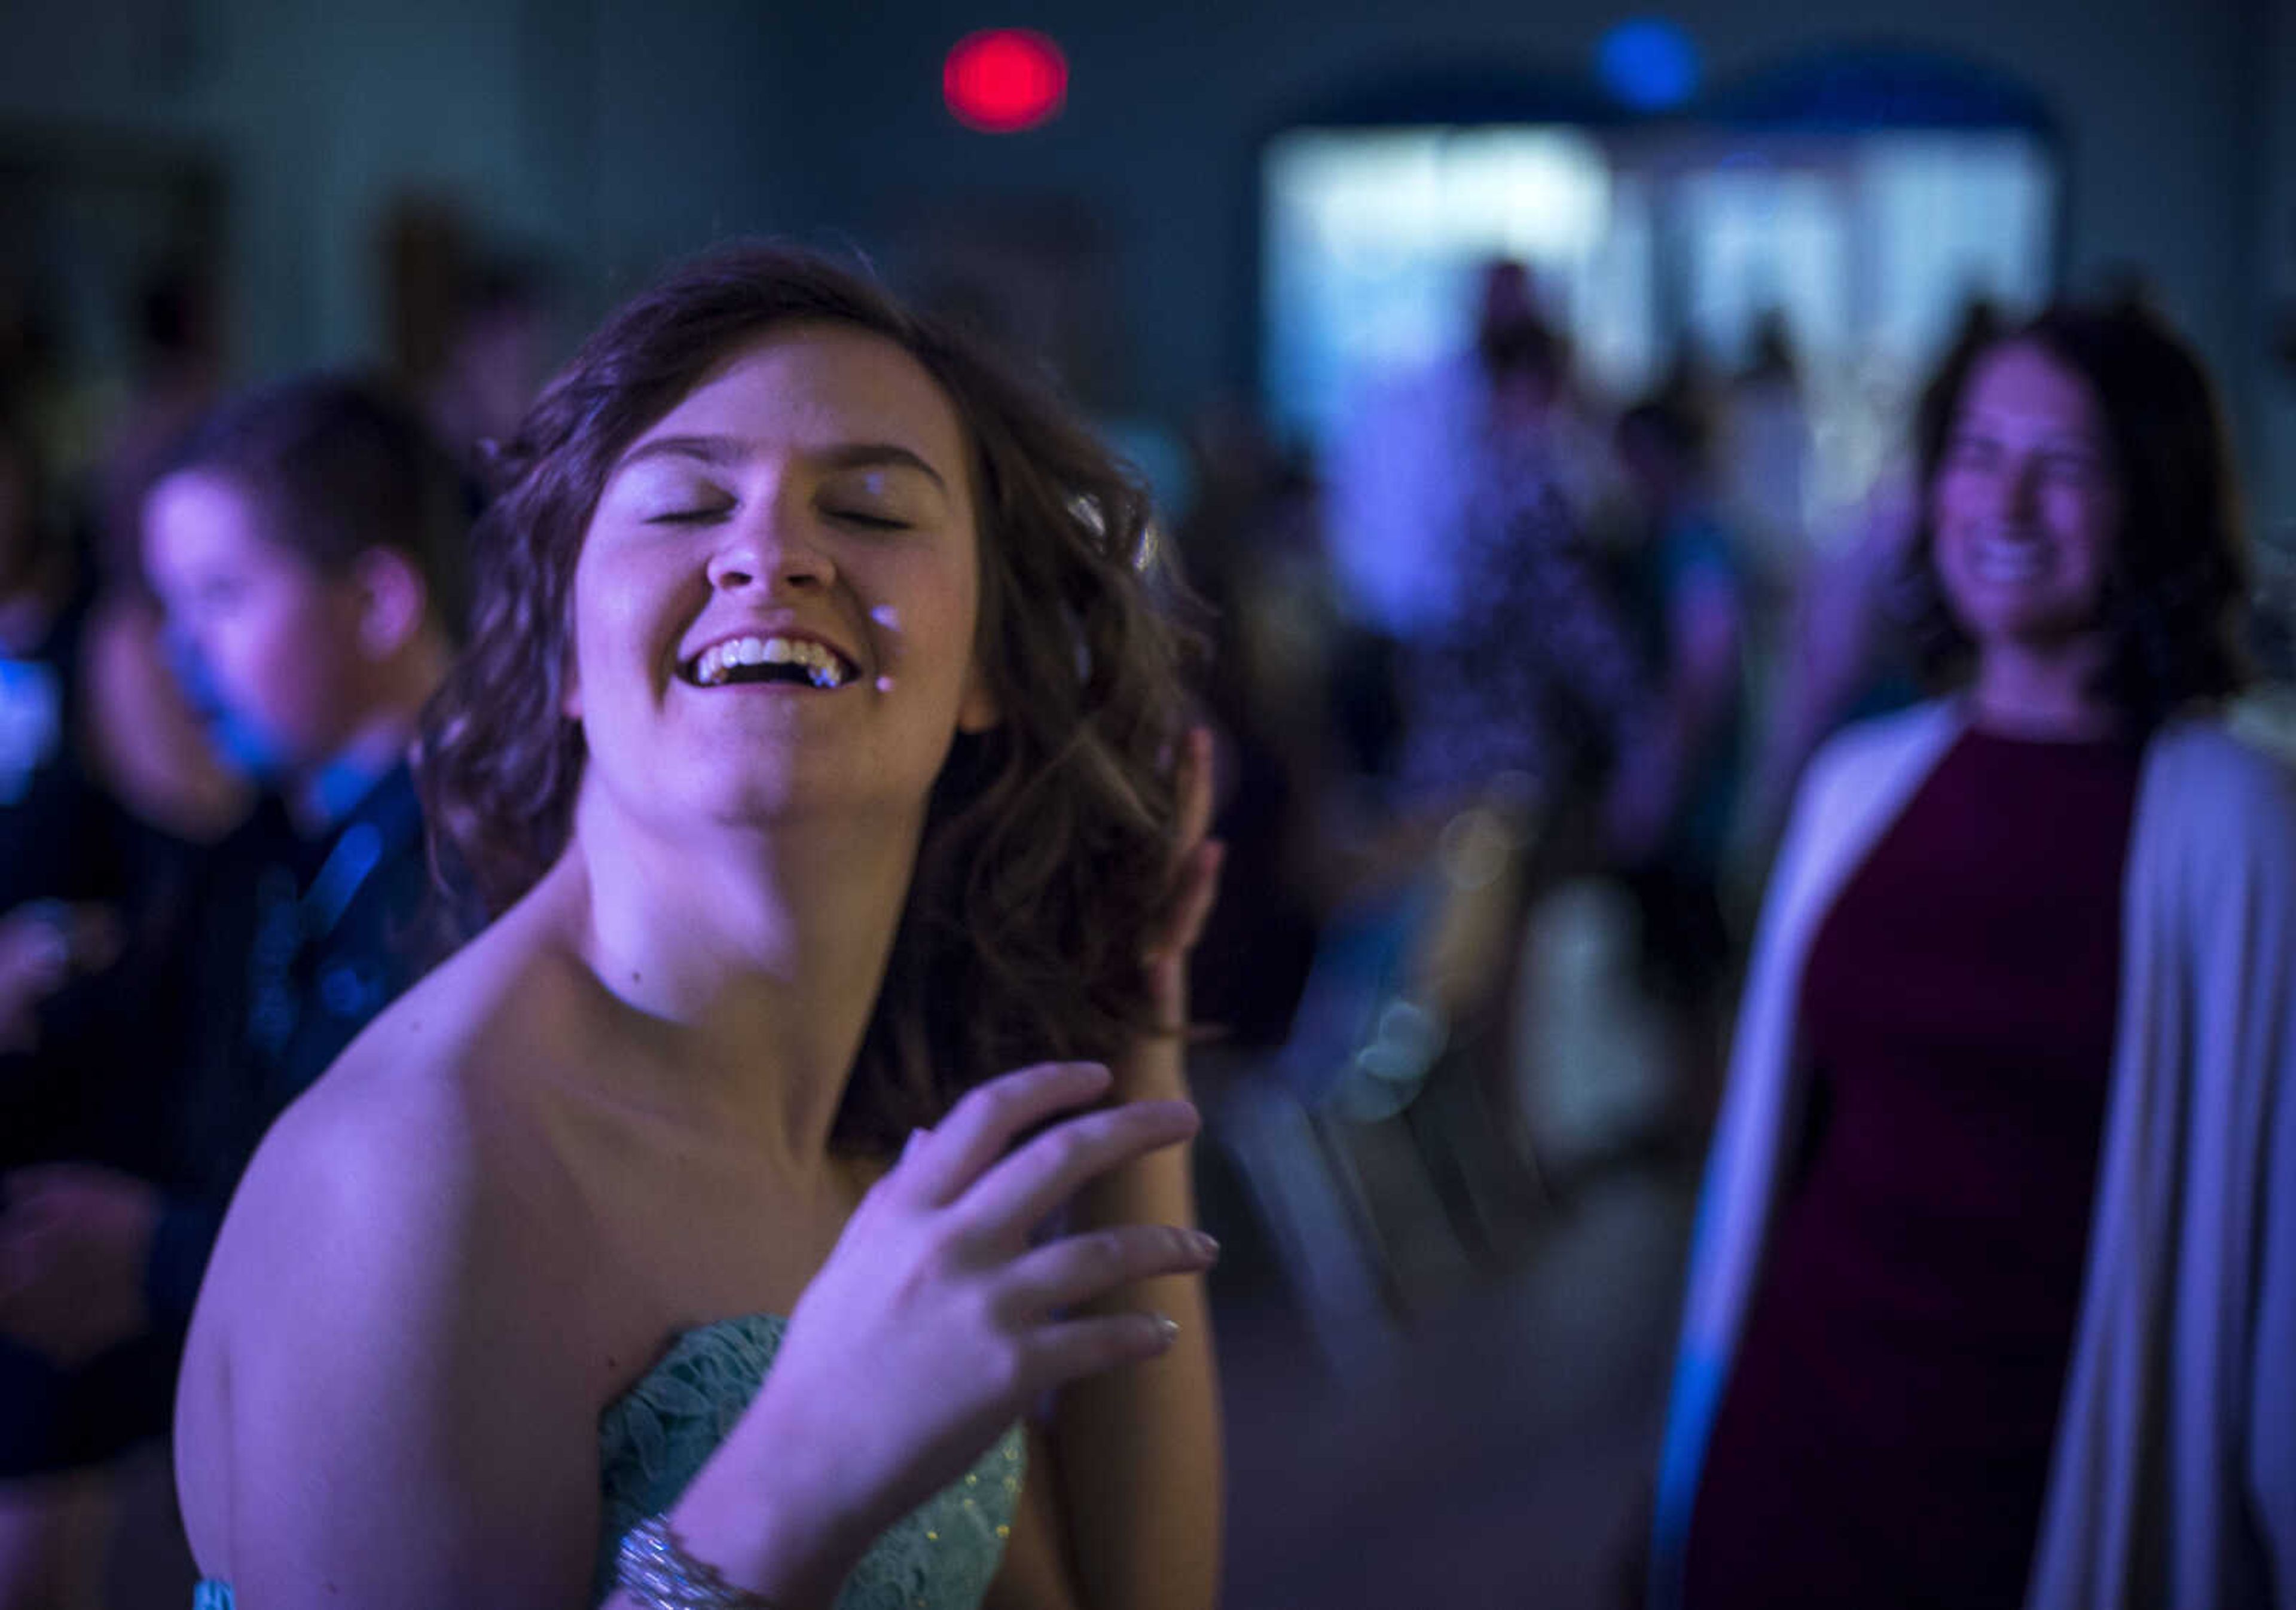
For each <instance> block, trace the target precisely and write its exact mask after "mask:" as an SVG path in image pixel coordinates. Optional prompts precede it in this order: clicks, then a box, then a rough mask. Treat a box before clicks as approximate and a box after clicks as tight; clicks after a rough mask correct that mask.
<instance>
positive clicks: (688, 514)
mask: <svg viewBox="0 0 2296 1610" xmlns="http://www.w3.org/2000/svg"><path fill="white" fill-rule="evenodd" d="M731 512H733V510H732V507H731V505H721V506H718V507H715V508H709V509H666V510H664V511H662V512H660V514H649V515H647V516H646V520H645V523H646V524H647V525H649V526H698V525H700V524H701V523H702V522H703V521H704V520H714V519H724V518H725V517H726V515H728V514H730V513H731Z"/></svg>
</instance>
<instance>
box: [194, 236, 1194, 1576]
mask: <svg viewBox="0 0 2296 1610" xmlns="http://www.w3.org/2000/svg"><path fill="white" fill-rule="evenodd" d="M502 470H503V472H504V482H505V486H504V491H503V493H502V494H501V495H500V497H499V498H498V500H497V501H496V503H495V504H494V505H493V507H492V509H491V510H490V511H489V512H488V516H487V519H486V520H485V522H484V524H483V525H482V527H481V530H480V556H479V557H480V585H479V594H478V604H477V613H476V617H475V621H474V628H473V646H472V648H471V651H470V652H469V653H468V654H467V655H466V656H465V657H464V658H463V660H462V661H461V663H460V665H459V666H458V668H457V670H456V672H455V674H454V676H453V678H452V680H451V681H450V682H449V683H448V685H447V688H446V690H445V691H443V692H442V694H441V696H440V699H439V702H438V703H437V705H436V706H435V707H434V708H433V711H432V714H431V715H430V718H429V720H428V722H427V723H426V738H425V747H424V755H423V761H422V772H423V774H424V779H425V788H426V791H427V797H428V799H429V801H430V805H432V807H433V810H432V820H433V822H434V831H435V834H436V836H437V839H438V844H439V853H440V855H441V858H442V861H443V862H444V863H445V864H446V865H447V867H448V868H449V870H452V871H454V872H455V875H456V876H458V877H460V878H463V879H467V880H468V881H470V882H471V883H473V884H474V885H475V886H476V887H477V889H478V890H479V891H480V894H481V895H483V897H484V899H485V902H486V903H487V905H488V908H489V909H490V910H492V911H496V912H497V913H498V914H497V915H496V917H495V919H494V920H493V922H492V923H491V925H490V926H488V927H487V928H485V929H484V931H483V932H481V933H480V934H479V935H478V936H476V937H475V938H474V939H472V940H471V942H470V943H469V944H467V945H465V947H464V948H463V950H462V951H461V952H459V953H458V954H457V955H456V956H455V958H454V959H453V960H450V961H449V962H447V964H446V965H445V966H444V967H442V968H440V969H439V971H438V972H436V973H434V974H433V975H432V976H431V977H430V979H429V980H427V981H426V982H425V983H424V984H423V985H422V986H420V987H418V988H417V989H416V990H415V991H414V993H411V994H409V995H408V996H407V997H406V998H405V999H404V1000H403V1001H400V1002H399V1003H398V1005H397V1006H396V1007H394V1008H393V1009H390V1010H389V1011H388V1012H386V1013H385V1014H384V1015H383V1017H382V1018H381V1020H380V1021H379V1022H378V1023H377V1024H376V1025H375V1026H373V1029H371V1030H370V1031H369V1032H368V1034H366V1035H365V1036H364V1037H363V1038H362V1039H361V1040H360V1041H358V1042H357V1043H355V1044H354V1045H353V1046H352V1047H351V1048H350V1050H348V1052H347V1053H346V1054H345V1056H344V1057H343V1058H342V1059H341V1060H340V1062H338V1063H337V1064H336V1066H335V1067H333V1068H332V1069H331V1070H330V1071H329V1073H328V1074H327V1075H326V1076H325V1077H324V1078H323V1079H322V1080H321V1081H320V1082H319V1083H318V1084H317V1086H316V1087H315V1088H314V1089H313V1091H311V1092H310V1094H309V1095H308V1096H307V1097H306V1098H305V1099H303V1100H302V1101H301V1102H300V1103H299V1104H298V1105H297V1106H296V1107H294V1108H292V1109H291V1111H290V1112H289V1113H288V1114H287V1116H285V1118H284V1119H283V1121H282V1122H281V1123H280V1124H278V1125H277V1126H276V1127H275V1129H274V1130H273V1132H272V1133H271V1135H270V1137H269V1139H268V1140H266V1142H265V1144H264V1147H263V1149H262V1151H261V1152H260V1154H259V1155H258V1157H257V1159H256V1161H255V1164H254V1165H253V1167H252V1169H251V1170H250V1173H249V1174H248V1176H247V1179H246V1181H245V1182H244V1183H243V1185H242V1188H241V1190H240V1193H239V1195H238V1197H237V1198H236V1200H235V1201H234V1205H233V1207H232V1212H231V1215H230V1218H229V1220H228V1222H227V1223H226V1225H225V1230H224V1236H223V1239H222V1243H221V1245H220V1246H219V1247H218V1250H217V1256H216V1260H215V1263H214V1264H213V1265H212V1266H211V1268H210V1271H209V1277H208V1281H207V1285H206V1287H205V1288H204V1290H203V1292H202V1294H201V1303H200V1309H199V1312H198V1316H197V1318H196V1320H195V1321H194V1324H193V1337H192V1342H191V1346H190V1350H189V1353H188V1355H187V1358H186V1361H185V1368H184V1377H183V1386H182V1393H181V1397H180V1400H179V1405H178V1414H177V1460H178V1465H177V1468H178V1477H179V1485H180V1491H181V1492H182V1496H183V1501H184V1510H185V1515H186V1518H187V1521H188V1524H189V1527H190V1532H191V1536H192V1541H193V1549H194V1551H195V1553H196V1554H197V1556H198V1557H199V1560H200V1562H201V1565H202V1567H203V1568H204V1570H205V1572H206V1573H207V1574H208V1576H209V1579H210V1581H209V1582H208V1584H207V1585H206V1586H205V1587H204V1588H203V1589H202V1590H201V1602H202V1603H203V1604H205V1605H209V1606H221V1605H230V1604H234V1603H236V1604H239V1605H242V1606H244V1607H245V1610H270V1607H271V1606H300V1605H306V1604H310V1603H314V1602H316V1601H318V1600H320V1599H322V1598H324V1599H325V1600H326V1601H327V1602H329V1603H332V1604H339V1605H342V1606H386V1605H389V1606H399V1605H405V1606H414V1605H439V1604H463V1603H469V1604H480V1603H484V1604H504V1605H512V1604H514V1605H520V1606H552V1605H564V1606H572V1605H575V1604H578V1603H596V1602H601V1601H603V1602H604V1603H607V1604H610V1605H612V1606H686V1605H698V1604H719V1605H766V1604H772V1605H777V1606H783V1607H784V1610H800V1607H803V1606H825V1605H828V1604H830V1603H831V1602H832V1600H833V1601H835V1602H837V1603H839V1604H840V1605H843V1606H849V1607H852V1606H895V1605H899V1606H915V1605H928V1606H969V1605H972V1604H976V1603H980V1602H982V1600H983V1598H984V1596H986V1598H987V1599H988V1601H989V1602H993V1603H996V1604H999V1605H1020V1606H1065V1605H1089V1606H1172V1607H1174V1610H1178V1607H1180V1606H1201V1605H1204V1604H1206V1603H1208V1602H1209V1601H1210V1597H1211V1594H1212V1590H1213V1583H1214V1581H1215V1575H1216V1571H1217V1560H1218V1517H1219V1508H1220V1489H1219V1477H1218V1430H1217V1422H1216V1419H1215V1412H1216V1411H1215V1407H1214V1392H1213V1383H1212V1375H1211V1355H1210V1348H1209V1343H1208V1337H1207V1336H1206V1329H1205V1323H1204V1310H1203V1304H1202V1296H1201V1278H1200V1277H1201V1273H1202V1271H1203V1270H1204V1269H1205V1268H1206V1267H1207V1266H1208V1264H1209V1263H1210V1258H1211V1251H1212V1249H1211V1248H1210V1245H1209V1243H1208V1241H1207V1240H1206V1239H1205V1238H1203V1237H1201V1235H1200V1234H1198V1233H1197V1232H1195V1231H1194V1230H1193V1229H1192V1228H1191V1222H1192V1219H1193V1205H1192V1202H1191V1200H1190V1191H1189V1185H1188V1178H1187V1164H1186V1160H1185V1151H1184V1150H1183V1149H1182V1147H1183V1144H1184V1143H1185V1141H1186V1140H1187V1139H1188V1138H1189V1137H1191V1136H1192V1135H1193V1133H1194V1131H1195V1126H1196V1120H1195V1116H1194V1113H1193V1108H1192V1107H1190V1106H1189V1105H1188V1104H1187V1103H1186V1101H1185V1093H1186V1082H1185V1075H1184V1072H1183V1069H1182V1065H1181V1056H1180V1045H1181V1039H1180V1034H1179V1029H1180V1026H1181V1025H1182V1024H1183V1023H1184V1022H1185V999H1184V989H1183V985H1182V980H1183V978H1184V977H1185V972H1184V969H1185V960H1186V952H1187V949H1188V946H1189V944H1190V943H1191V941H1192V939H1193V934H1194V932H1195V929H1196V928H1197V926H1198V925H1199V924H1200V923H1201V919H1202V915H1203V911H1204V910H1205V907H1206V906H1207V905H1208V903H1209V902H1210V896H1211V891H1212V886H1213V879H1214V878H1215V876H1216V872H1217V867H1218V846H1216V845H1213V844H1210V843H1208V842H1207V841H1205V839H1204V838H1203V836H1202V834H1203V829H1202V822H1203V818H1204V815H1205V813H1206V811H1207V785H1208V780H1207V779H1206V777H1205V775H1204V745H1203V742H1202V740H1201V736H1200V735H1197V734H1194V733H1192V732H1191V731H1189V730H1188V729H1187V728H1186V727H1185V724H1184V704H1183V699H1182V689H1181V684H1180V682H1179V680H1178V676H1177V642H1176V639H1175V635H1174V633H1173V632H1172V631H1171V630H1170V628H1169V627H1168V626H1167V625H1165V624H1164V621H1163V619H1162V617H1161V616H1160V612H1159V609H1158V608H1157V606H1156V600H1155V597H1154V593H1153V591H1152V588H1153V578H1152V576H1151V575H1150V574H1149V572H1148V570H1147V569H1146V568H1145V567H1144V555H1145V552H1146V549H1145V537H1146V531H1147V519H1148V509H1147V504H1146V500H1145V497H1144V494H1143V493H1142V492H1141V491H1140V490H1139V489H1138V487H1137V485H1136V482H1135V481H1133V480H1132V479H1131V478H1129V477H1128V475H1126V474H1125V473H1124V472H1123V471H1122V470H1120V469H1119V466H1118V465H1117V464H1116V463H1115V462H1113V461H1112V460H1111V458H1110V457H1109V456H1108V455H1107V454H1106V453H1105V451H1104V450H1103V448H1102V447H1101V446H1100V445H1098V444H1097V443H1096V442H1095V440H1094V439H1093V438H1092V437H1090V436H1089V435H1088V434H1087V433H1086V432H1085V431H1084V430H1083V429H1081V428H1080V427H1078V425H1077V424H1076V423H1075V422H1074V421H1072V420H1071V419H1070V417H1069V416H1068V415H1067V414H1066V413H1064V412H1063V411H1062V410H1061V409H1060V408H1059V407H1058V406H1057V405H1054V404H1053V403H1052V402H1050V401H1048V400H1047V399H1046V398H1045V397H1044V396H1040V395H1039V394H1038V393H1037V392H1036V391H1035V390H1034V389H1033V388H1030V387H1029V386H1027V385H1025V384H1022V383H1021V382H1020V381H1018V380H1015V379H1014V378H1013V377H1012V376H1011V375H1010V374H1009V373H1008V372H1006V371H1005V369H1004V368H1003V367H1002V366H1001V365H999V364H996V363H995V362H994V361H992V360H990V359H988V358H987V357H985V356H981V355H980V354H979V353H978V352H976V351H975V350H974V349H973V348H972V347H970V346H969V345H967V344H966V343H964V342H963V341H962V340H960V339H958V338H956V337H955V336H953V335H950V334H948V333H947V332H945V331H941V330H940V329H939V328H937V327H935V326H933V325H931V324H929V323H923V322H921V321H919V320H917V319H915V318H914V317H912V316H911V315H909V314H907V313H906V312H905V311H904V310H902V309H901V308H899V307H898V306H896V305H894V304H893V303H892V302H890V300H889V299H888V298H886V297H885V296H884V295H883V294H882V293H881V291H879V290H877V289H876V288H874V287H873V285H871V284H869V283H867V282H864V281H862V280H860V279H858V278H857V277H855V276H854V275H852V274H848V273H846V272H844V271H842V270H840V269H839V268H837V267H835V266H831V265H829V264H826V263H824V262H823V261H820V260H818V259H815V258H812V257H805V256H801V255H798V254H793V253H786V252H781V251H775V250H772V249H742V250H739V251H735V252H733V253H729V254H726V255H723V256H720V257H713V258H709V259H705V260H703V261H701V262H699V263H697V264H694V265H692V266H687V267H685V268H684V269H682V270H680V271H678V272H676V273H675V274H672V275H671V276H670V277H669V278H668V279H667V280H666V281H664V282H662V283H660V284H659V285H658V286H656V287H654V288H653V289H652V290H648V291H646V292H644V294H642V295H640V296H639V297H637V298H635V299H634V300H633V301H631V302H630V303H629V304H627V306H624V307H623V308H622V309H620V310H619V312H617V313H616V314H615V315H612V316H611V318H610V319H609V321H608V322H607V323H606V324H605V325H604V326H603V328H602V329H601V330H600V331H598V332H597V333H596V334H595V335H594V336H593V337H592V338H591V339H590V340H589V342H588V343H587V344H586V346H585V347H584V348H583V349H582V351H581V352H580V353H579V354H578V355H577V356H576V357H575V358H574V359H573V360H572V361H571V363H570V364H569V366H568V367H567V368H566V369H565V370H564V371H563V372H562V373H561V374H560V375H559V376H558V377H557V379H556V380H553V382H552V383H551V385H550V386H549V387H548V388H546V389H545V392H544V394H543V396H542V397H541V398H540V399H539V401H538V402H537V404H536V405H535V408H534V410H533V411H532V412H531V413H530V414H529V417H528V419H527V421H526V422H525V424H524V426H523V427H522V428H521V432H520V434H519V436H518V437H517V438H516V440H515V441H514V442H513V443H512V444H511V445H510V446H509V448H508V449H507V451H506V454H505V457H504V462H503V465H502ZM1011 1070H1017V1071H1011ZM1063 1205H1066V1214H1065V1216H1064V1218H1062V1221H1061V1223H1060V1226H1059V1230H1060V1231H1061V1232H1062V1233H1056V1234H1053V1235H1051V1236H1050V1237H1049V1238H1047V1237H1045V1236H1042V1235H1040V1234H1039V1233H1038V1232H1039V1228H1040V1226H1042V1225H1043V1224H1044V1223H1045V1222H1046V1220H1047V1219H1048V1217H1050V1216H1052V1215H1054V1214H1055V1213H1056V1212H1057V1211H1058V1210H1060V1209H1062V1206H1063Z"/></svg>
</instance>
